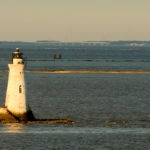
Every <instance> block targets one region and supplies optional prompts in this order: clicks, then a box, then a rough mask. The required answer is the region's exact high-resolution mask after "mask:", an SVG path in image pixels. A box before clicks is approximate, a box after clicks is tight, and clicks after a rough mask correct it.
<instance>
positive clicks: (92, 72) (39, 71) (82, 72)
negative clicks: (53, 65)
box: [30, 70, 150, 74]
mask: <svg viewBox="0 0 150 150" xmlns="http://www.w3.org/2000/svg"><path fill="white" fill-rule="evenodd" d="M30 71H31V72H34V73H62V74H86V73H87V74H90V73H91V74H150V71H142V70H131V71H130V70H30Z"/></svg>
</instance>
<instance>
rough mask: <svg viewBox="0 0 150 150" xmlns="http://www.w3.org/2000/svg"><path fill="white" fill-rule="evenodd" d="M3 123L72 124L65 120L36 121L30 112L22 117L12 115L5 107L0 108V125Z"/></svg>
mask: <svg viewBox="0 0 150 150" xmlns="http://www.w3.org/2000/svg"><path fill="white" fill-rule="evenodd" d="M5 123H28V124H56V123H63V124H73V123H74V122H73V121H72V120H67V119H36V118H35V117H34V115H33V113H32V111H28V112H27V113H26V114H23V115H18V114H16V115H14V114H12V113H11V112H9V111H8V110H7V108H6V107H0V124H5Z"/></svg>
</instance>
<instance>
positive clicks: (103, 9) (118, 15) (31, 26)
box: [0, 0, 150, 42]
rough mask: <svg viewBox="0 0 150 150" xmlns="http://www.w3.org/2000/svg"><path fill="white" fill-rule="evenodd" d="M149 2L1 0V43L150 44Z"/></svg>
mask: <svg viewBox="0 0 150 150" xmlns="http://www.w3.org/2000/svg"><path fill="white" fill-rule="evenodd" d="M149 6H150V1H147V0H136V1H135V0H126V1H120V0H75V1H74V0H62V1H60V0H59V1H58V0H42V1H41V0H30V1H29V0H26V1H19V0H13V1H12V0H1V5H0V21H1V25H0V27H1V28H0V35H1V36H0V41H37V40H57V41H68V42H69V41H118V40H123V41H124V40H125V41H127V40H141V41H150V30H149V27H150V17H149V14H150V9H149Z"/></svg>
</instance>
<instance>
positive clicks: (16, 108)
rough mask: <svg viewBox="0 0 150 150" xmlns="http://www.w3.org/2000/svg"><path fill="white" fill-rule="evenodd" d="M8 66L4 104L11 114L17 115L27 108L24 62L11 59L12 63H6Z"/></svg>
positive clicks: (24, 111)
mask: <svg viewBox="0 0 150 150" xmlns="http://www.w3.org/2000/svg"><path fill="white" fill-rule="evenodd" d="M8 67H9V77H8V85H7V92H6V101H5V106H6V107H7V109H8V110H9V111H10V112H11V113H12V114H14V115H16V116H17V115H21V114H24V113H26V112H27V111H28V110H29V107H28V105H27V101H26V87H25V79H24V64H23V63H22V59H13V64H8Z"/></svg>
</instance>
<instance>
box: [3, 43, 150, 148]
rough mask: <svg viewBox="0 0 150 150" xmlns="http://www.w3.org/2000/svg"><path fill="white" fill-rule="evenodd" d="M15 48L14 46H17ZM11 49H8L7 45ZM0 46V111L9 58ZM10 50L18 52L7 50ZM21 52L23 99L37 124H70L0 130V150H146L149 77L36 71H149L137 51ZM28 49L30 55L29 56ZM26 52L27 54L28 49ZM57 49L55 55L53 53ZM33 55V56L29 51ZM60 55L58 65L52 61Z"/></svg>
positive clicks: (149, 134) (63, 49)
mask: <svg viewBox="0 0 150 150" xmlns="http://www.w3.org/2000/svg"><path fill="white" fill-rule="evenodd" d="M19 44H20V43H19ZM10 46H11V47H12V45H10ZM10 46H9V45H7V46H6V45H5V46H4V45H3V46H2V45H0V48H1V49H5V51H0V56H1V58H0V85H1V86H0V105H4V100H5V92H6V86H7V76H8V68H7V63H8V62H9V58H10V53H11V52H12V51H14V48H13V50H12V48H11V49H9V50H7V48H10ZM13 46H14V47H18V46H16V45H13ZM20 46H23V52H24V53H25V56H28V61H27V67H26V71H25V76H26V83H27V98H28V101H29V104H30V106H31V108H32V110H33V112H34V115H35V117H37V118H41V119H42V118H51V119H56V118H58V119H59V118H63V119H71V120H74V124H72V125H66V124H57V125H56V124H54V125H49V124H1V125H0V139H1V140H0V149H2V150H13V149H14V150H22V149H25V150H33V149H35V150H45V149H50V150H66V149H68V150H149V149H150V142H149V141H150V110H149V106H150V75H144V74H140V75H135V74H50V73H33V72H31V71H30V70H36V69H40V70H41V69H42V70H45V69H104V70H108V69H109V70H120V69H121V70H149V66H150V60H149V56H150V51H149V48H147V47H146V48H143V47H140V48H139V47H135V48H133V47H124V48H120V47H111V48H110V47H95V48H94V49H92V50H93V51H92V50H91V47H82V48H81V47H78V49H77V47H73V46H72V47H71V48H72V50H70V47H66V46H65V47H61V46H58V45H57V47H55V46H53V47H52V49H49V45H45V47H44V49H42V47H43V46H44V45H38V46H37V45H36V47H35V45H33V44H31V45H27V44H20ZM29 48H30V50H29ZM31 48H32V49H31ZM56 48H57V49H56ZM35 49H37V50H38V51H37V50H35ZM55 53H61V54H62V60H53V54H55Z"/></svg>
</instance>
